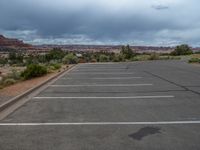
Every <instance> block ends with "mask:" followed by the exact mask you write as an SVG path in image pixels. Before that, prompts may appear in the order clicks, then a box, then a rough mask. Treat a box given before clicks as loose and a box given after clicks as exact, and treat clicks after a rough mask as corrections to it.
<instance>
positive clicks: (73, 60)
mask: <svg viewBox="0 0 200 150" xmlns="http://www.w3.org/2000/svg"><path fill="white" fill-rule="evenodd" d="M63 63H64V64H77V63H78V58H77V57H76V56H75V55H74V54H73V53H69V54H67V55H66V56H65V57H64V58H63Z"/></svg>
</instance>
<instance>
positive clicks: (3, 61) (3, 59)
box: [0, 58, 8, 65]
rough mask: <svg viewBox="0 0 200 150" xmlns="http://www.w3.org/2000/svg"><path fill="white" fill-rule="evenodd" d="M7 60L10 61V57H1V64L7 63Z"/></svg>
mask: <svg viewBox="0 0 200 150" xmlns="http://www.w3.org/2000/svg"><path fill="white" fill-rule="evenodd" d="M7 62H8V59H6V58H0V64H2V65H5V64H7Z"/></svg>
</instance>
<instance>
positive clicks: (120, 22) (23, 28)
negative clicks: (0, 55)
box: [0, 0, 200, 46]
mask: <svg viewBox="0 0 200 150" xmlns="http://www.w3.org/2000/svg"><path fill="white" fill-rule="evenodd" d="M0 34H3V35H5V36H7V37H16V38H19V39H22V40H24V41H26V42H29V43H32V44H130V45H159V46H173V45H177V44H181V43H187V44H190V45H192V46H200V0H0Z"/></svg>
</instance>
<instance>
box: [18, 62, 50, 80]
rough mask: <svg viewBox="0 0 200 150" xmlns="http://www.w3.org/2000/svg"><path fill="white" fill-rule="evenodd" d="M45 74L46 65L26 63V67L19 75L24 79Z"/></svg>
mask: <svg viewBox="0 0 200 150" xmlns="http://www.w3.org/2000/svg"><path fill="white" fill-rule="evenodd" d="M45 74H47V67H45V66H42V65H37V64H31V65H28V66H27V68H26V69H25V70H24V71H23V72H22V73H21V77H23V78H24V79H26V80H27V79H31V78H34V77H40V76H43V75H45Z"/></svg>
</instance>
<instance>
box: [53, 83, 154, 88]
mask: <svg viewBox="0 0 200 150" xmlns="http://www.w3.org/2000/svg"><path fill="white" fill-rule="evenodd" d="M152 85H153V84H149V83H147V84H77V85H75V84H74V85H73V84H72V85H59V84H58V85H56V84H54V85H50V87H80V86H84V87H85V86H95V87H98V86H100V87H106V86H114V87H117V86H122V87H125V86H128V87H129V86H130V87H131V86H152Z"/></svg>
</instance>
